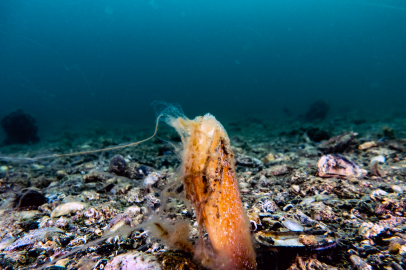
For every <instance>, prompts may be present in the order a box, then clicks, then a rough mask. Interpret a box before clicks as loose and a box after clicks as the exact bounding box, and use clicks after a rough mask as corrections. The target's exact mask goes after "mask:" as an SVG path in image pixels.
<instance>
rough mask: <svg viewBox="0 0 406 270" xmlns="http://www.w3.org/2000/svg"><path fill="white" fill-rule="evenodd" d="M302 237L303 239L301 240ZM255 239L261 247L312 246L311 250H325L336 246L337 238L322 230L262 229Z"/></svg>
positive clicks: (272, 248)
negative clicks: (305, 231) (280, 230)
mask: <svg viewBox="0 0 406 270" xmlns="http://www.w3.org/2000/svg"><path fill="white" fill-rule="evenodd" d="M300 239H302V240H300ZM255 240H256V241H257V243H258V244H260V246H261V248H264V249H271V250H274V248H277V249H279V248H304V249H305V248H310V250H325V249H329V248H333V247H335V246H336V240H335V239H334V238H332V237H328V236H325V235H324V234H322V233H321V232H313V233H303V232H292V231H289V232H275V231H260V232H257V233H255ZM302 242H305V243H306V244H309V243H311V245H306V244H304V243H302Z"/></svg>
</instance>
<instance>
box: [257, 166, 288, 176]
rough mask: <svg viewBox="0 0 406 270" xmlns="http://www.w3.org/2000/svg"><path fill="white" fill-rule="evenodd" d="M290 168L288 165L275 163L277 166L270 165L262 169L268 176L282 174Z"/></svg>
mask: <svg viewBox="0 0 406 270" xmlns="http://www.w3.org/2000/svg"><path fill="white" fill-rule="evenodd" d="M291 170H292V168H290V167H289V166H288V165H286V164H283V165H277V166H272V167H270V168H268V169H266V170H265V171H264V173H265V176H266V177H270V176H278V175H284V174H287V173H289V172H290V171H291Z"/></svg>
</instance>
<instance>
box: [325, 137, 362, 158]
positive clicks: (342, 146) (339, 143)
mask: <svg viewBox="0 0 406 270" xmlns="http://www.w3.org/2000/svg"><path fill="white" fill-rule="evenodd" d="M357 135H358V134H357V133H354V132H346V133H343V134H340V135H338V136H335V137H333V138H331V139H330V140H328V141H325V142H322V143H321V144H320V146H319V147H318V148H319V149H320V150H321V151H323V153H324V154H330V153H343V152H344V151H346V150H347V149H348V148H349V146H350V145H351V143H352V142H353V141H354V139H355V136H357Z"/></svg>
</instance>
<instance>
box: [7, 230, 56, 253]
mask: <svg viewBox="0 0 406 270" xmlns="http://www.w3.org/2000/svg"><path fill="white" fill-rule="evenodd" d="M60 233H64V231H63V230H61V229H58V228H56V227H47V228H43V229H37V230H33V231H31V232H30V233H28V234H26V235H25V236H24V237H22V238H19V239H17V240H16V241H15V242H14V243H12V244H11V245H9V246H7V247H6V248H5V249H4V250H5V251H12V250H15V249H18V248H21V247H25V246H31V245H33V244H35V242H37V241H39V240H43V239H45V238H46V237H49V236H52V235H55V234H60Z"/></svg>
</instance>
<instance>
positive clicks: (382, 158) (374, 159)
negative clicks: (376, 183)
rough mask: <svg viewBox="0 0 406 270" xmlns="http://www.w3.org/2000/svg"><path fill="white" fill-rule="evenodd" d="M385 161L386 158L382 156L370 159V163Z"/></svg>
mask: <svg viewBox="0 0 406 270" xmlns="http://www.w3.org/2000/svg"><path fill="white" fill-rule="evenodd" d="M385 161H386V159H385V157H384V156H376V157H374V158H372V159H371V164H373V163H374V162H380V163H385Z"/></svg>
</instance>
